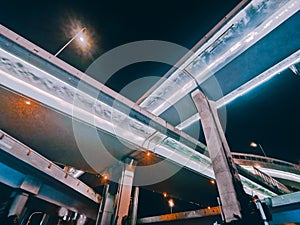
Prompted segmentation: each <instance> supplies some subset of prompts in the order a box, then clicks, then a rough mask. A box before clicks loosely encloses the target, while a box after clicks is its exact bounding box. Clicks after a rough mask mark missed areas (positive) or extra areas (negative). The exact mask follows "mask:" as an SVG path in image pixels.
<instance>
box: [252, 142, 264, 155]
mask: <svg viewBox="0 0 300 225" xmlns="http://www.w3.org/2000/svg"><path fill="white" fill-rule="evenodd" d="M257 146H258V147H259V148H260V150H261V151H262V153H263V154H264V156H265V157H267V155H266V153H265V151H264V149H263V147H262V146H261V144H256V143H255V142H254V141H252V142H251V143H250V147H253V148H256V147H257Z"/></svg>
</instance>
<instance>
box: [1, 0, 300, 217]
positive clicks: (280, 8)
mask: <svg viewBox="0 0 300 225" xmlns="http://www.w3.org/2000/svg"><path fill="white" fill-rule="evenodd" d="M262 5H264V7H265V8H264V10H266V11H265V13H263V14H262V15H260V14H258V12H259V10H257V11H255V10H254V11H253V8H256V9H260V10H262V9H261V7H262ZM298 11H299V2H298V1H281V2H272V3H270V2H265V1H252V2H249V1H243V2H241V4H240V5H239V6H238V7H237V8H236V9H234V10H233V11H232V12H231V13H230V14H229V15H228V16H227V17H226V18H224V20H223V21H221V22H220V24H218V25H217V26H216V27H215V28H214V29H213V30H212V31H211V32H210V33H209V34H208V35H207V36H206V37H204V38H203V39H202V40H201V41H200V42H199V43H198V44H197V45H196V46H195V48H194V49H193V50H194V51H193V53H191V54H187V55H186V56H185V57H184V58H183V60H182V61H181V62H179V64H178V69H174V70H171V71H169V73H168V74H167V75H166V76H165V77H164V79H162V80H161V81H160V82H158V83H157V84H156V85H155V86H154V87H153V88H152V89H151V90H149V91H148V92H147V93H146V94H145V95H144V96H143V97H142V98H141V99H140V100H139V101H138V102H137V103H135V102H132V101H130V100H129V99H127V98H125V97H124V96H122V95H120V94H119V93H116V92H114V91H113V90H111V89H109V88H108V87H106V86H105V85H103V84H102V83H100V82H98V81H96V80H95V79H92V78H91V77H90V76H89V75H88V74H86V73H84V72H82V71H79V70H77V69H75V68H74V67H72V66H70V65H69V64H67V63H65V62H64V61H62V60H60V59H59V58H57V57H55V56H53V55H52V54H50V53H48V52H46V51H45V50H43V49H42V48H40V47H38V46H36V45H35V44H33V43H31V42H30V41H28V40H26V39H24V38H23V37H21V36H20V35H18V34H17V33H15V32H13V31H11V30H9V29H7V28H6V27H4V26H1V27H0V34H1V36H0V56H1V62H0V74H1V77H0V84H1V87H0V92H1V103H0V110H1V111H0V112H1V118H0V125H1V130H2V131H1V132H3V136H2V138H4V139H3V140H6V138H8V139H9V138H13V140H14V141H21V142H22V143H24V144H25V145H26V146H28V147H29V148H30V149H31V150H30V151H33V152H37V153H38V154H40V155H42V156H43V157H45V158H46V159H47V160H49V164H50V163H53V164H55V165H60V166H62V167H65V168H73V169H74V170H75V171H79V172H87V173H93V174H99V176H102V177H105V175H106V174H107V172H108V171H110V168H112V167H114V166H115V165H116V164H118V163H119V162H123V161H125V160H128V159H134V160H135V161H136V162H137V163H138V165H140V167H137V169H136V171H135V177H136V178H137V180H139V179H138V178H139V177H140V178H142V177H143V176H144V175H145V173H147V170H149V167H147V162H145V160H144V159H145V154H148V153H150V154H151V155H152V157H153V159H152V160H153V162H156V163H158V165H161V167H157V168H156V169H158V171H159V170H162V168H163V169H164V170H166V171H168V170H170V171H177V170H179V169H180V168H184V170H187V171H188V172H191V173H196V174H200V175H201V176H203V177H205V178H207V179H214V178H215V176H214V172H213V169H212V163H211V160H210V158H209V154H208V151H207V147H206V146H205V145H204V144H203V143H201V142H199V141H198V139H197V137H195V133H194V132H193V130H196V129H195V127H197V124H198V123H199V119H200V117H199V114H198V113H197V110H196V107H195V106H194V105H193V103H192V98H191V93H192V92H193V91H194V90H195V89H197V88H198V87H200V88H201V89H202V90H205V92H206V94H207V96H208V97H209V98H210V99H211V100H212V101H214V104H215V106H216V108H219V109H222V107H223V106H224V105H226V104H228V103H229V102H231V101H233V100H234V99H236V98H238V97H239V96H240V95H242V94H244V93H246V92H247V91H250V90H252V89H253V88H255V87H256V86H257V85H259V84H261V83H263V82H265V81H266V80H268V79H270V78H271V77H272V76H274V75H276V74H278V73H279V72H281V71H283V70H285V69H288V68H289V67H292V66H295V65H296V66H297V65H298V63H299V54H300V53H299V45H298V43H299V42H297V40H291V41H288V42H286V43H287V44H286V46H285V47H286V49H287V50H286V51H280V50H278V51H277V50H276V51H274V55H271V56H270V57H269V58H268V59H265V60H266V63H265V65H264V66H265V67H266V68H258V67H254V68H253V70H251V73H250V74H248V76H247V77H240V79H238V78H232V79H235V80H238V81H237V83H238V85H236V84H234V85H233V86H226V87H224V88H225V89H224V88H223V90H224V93H222V96H221V95H220V93H216V92H211V89H210V88H209V79H210V77H211V76H212V75H213V74H215V75H216V77H217V78H218V80H220V81H222V79H224V77H225V76H227V75H228V73H227V72H226V69H228V70H230V67H231V66H232V64H234V63H237V64H238V63H240V62H241V61H243V60H245V59H247V58H248V57H249V54H251V50H252V51H256V50H257V48H258V46H259V45H260V44H261V42H260V41H262V40H264V37H268V38H269V39H272V40H277V39H278V37H281V38H282V41H283V42H284V41H286V38H287V36H289V35H294V33H293V32H295V29H294V30H293V29H291V27H297V23H299V13H298ZM278 27H279V28H280V29H276V28H278ZM286 31H288V32H289V35H287V34H286V35H284V36H283V35H282V33H285V32H286ZM271 42H272V41H271ZM208 55H211V56H213V57H208ZM275 56H276V57H275ZM268 66H269V67H268ZM224 70H225V72H224ZM243 72H245V71H243ZM224 83H225V82H224ZM224 85H225V84H224ZM179 87H180V88H179ZM182 87H184V88H182ZM214 87H215V86H214ZM214 87H213V89H214ZM165 90H168V91H165ZM223 94H224V95H223ZM183 102H189V103H191V104H190V106H191V107H189V108H188V109H187V111H188V113H185V114H184V113H183V114H184V116H183V117H182V118H184V119H183V120H182V121H175V120H176V119H175V120H174V118H173V117H172V116H170V115H171V114H172V110H170V108H171V107H172V106H174V107H175V108H178V109H182V107H180V106H179V105H180V104H182V103H183ZM180 114H181V113H180ZM182 118H181V119H182ZM191 130H192V131H191ZM197 132H198V131H197ZM99 137H100V138H99ZM99 140H100V141H99ZM1 143H2V146H1V149H2V150H4V151H9V148H8V146H9V144H8V146H7V143H6V142H1ZM3 143H4V144H3ZM27 150H28V149H27ZM28 151H29V150H28ZM233 156H234V158H235V160H236V162H237V163H238V164H239V165H240V166H238V170H239V173H240V177H241V180H242V183H243V186H244V189H245V191H246V192H247V193H248V194H251V195H253V194H256V195H258V196H259V197H261V198H266V197H272V196H276V195H278V194H283V193H286V192H287V191H286V189H285V188H286V187H284V186H282V185H280V182H278V180H273V177H275V178H279V179H281V180H280V181H284V180H290V179H291V178H289V177H290V176H291V175H292V176H295V177H297V176H299V170H298V169H299V168H298V167H297V166H295V165H290V166H287V165H288V163H285V165H277V166H276V167H274V166H275V164H276V162H277V163H279V162H280V160H277V161H276V160H273V161H272V159H267V158H260V157H257V156H249V155H248V156H246V155H238V154H233ZM251 157H252V158H251ZM166 159H167V160H166ZM258 161H260V162H262V163H261V164H260V166H259V167H258V166H257V165H256V164H255V163H257V162H258ZM160 162H163V163H162V164H159V163H160ZM271 162H272V163H271ZM3 165H4V166H5V161H4V162H3ZM144 166H146V167H144ZM249 166H250V167H249ZM253 166H254V167H253ZM280 166H281V167H280ZM283 167H284V168H283ZM144 168H146V169H144ZM174 168H175V169H174ZM18 170H19V169H18ZM275 170H276V171H275ZM286 170H288V171H286ZM158 171H155V172H158ZM251 171H252V172H253V171H255V172H254V173H252V172H251ZM44 172H45V171H44ZM58 173H59V172H58ZM150 173H151V172H150ZM279 173H280V175H278V174H279ZM148 174H149V171H148ZM7 175H8V174H3V176H4V177H5V178H6V179H8V177H6V176H7ZM150 178H151V177H150ZM150 178H149V179H147V182H148V183H143V184H144V185H152V184H153V183H154V181H153V180H151V179H150ZM144 181H145V179H143V182H144ZM294 181H295V180H294ZM296 183H297V182H296ZM138 184H139V183H135V185H138ZM288 184H289V185H288V186H293V187H296V188H297V186H295V185H297V184H291V183H288ZM75 189H76V187H75ZM96 202H97V201H96ZM92 218H93V219H95V217H92Z"/></svg>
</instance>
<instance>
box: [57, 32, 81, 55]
mask: <svg viewBox="0 0 300 225" xmlns="http://www.w3.org/2000/svg"><path fill="white" fill-rule="evenodd" d="M84 30H86V27H83V28H82V29H81V30H80V31H78V32H77V34H76V35H75V36H74V37H72V38H71V40H69V41H68V42H67V43H66V44H65V45H64V46H63V47H62V48H61V49H60V50H59V51H58V52H57V53H56V54H55V55H54V56H58V54H59V53H61V52H62V51H63V50H64V49H65V48H66V47H67V46H68V45H69V44H70V43H71V42H72V41H73V40H74V39H75V38H77V37H78V36H79V35H80V34H81V33H82V32H83V31H84Z"/></svg>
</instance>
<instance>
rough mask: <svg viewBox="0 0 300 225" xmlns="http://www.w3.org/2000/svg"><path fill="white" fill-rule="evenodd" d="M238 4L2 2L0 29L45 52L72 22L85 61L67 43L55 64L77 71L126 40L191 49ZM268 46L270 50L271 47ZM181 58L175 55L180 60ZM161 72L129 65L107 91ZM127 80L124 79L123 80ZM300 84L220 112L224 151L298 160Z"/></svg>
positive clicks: (218, 0)
mask: <svg viewBox="0 0 300 225" xmlns="http://www.w3.org/2000/svg"><path fill="white" fill-rule="evenodd" d="M239 2H240V1H239V0H227V1H222V0H209V1H199V0H194V1H192V0H186V1H169V0H165V1H164V0H160V1H88V0H86V1H55V0H54V1H13V0H12V1H3V2H1V8H0V23H1V24H2V25H4V26H6V27H8V28H9V29H11V30H12V31H14V32H16V33H18V34H20V35H22V36H23V37H25V38H26V39H28V40H29V41H31V42H33V43H35V44H36V45H38V46H40V47H42V48H44V49H45V50H47V51H49V52H50V53H53V54H54V53H55V52H57V51H58V50H59V49H60V48H61V47H62V46H63V45H64V44H65V43H66V42H67V41H68V40H69V39H70V38H71V36H70V34H68V29H67V28H68V26H69V25H68V24H70V23H72V21H80V22H81V24H82V26H85V27H87V29H88V32H90V34H91V35H92V38H93V40H94V46H95V47H94V48H93V50H92V51H91V52H90V53H89V54H84V53H81V52H79V51H77V50H76V48H75V46H74V45H73V44H71V45H70V46H68V48H66V49H65V50H64V51H63V52H62V53H61V54H60V55H59V57H60V58H61V59H63V60H65V61H66V62H68V63H70V64H71V65H73V66H74V67H76V68H78V69H80V70H82V71H85V70H86V69H87V68H88V66H89V65H90V64H91V63H92V62H93V61H94V60H95V59H96V58H97V57H99V56H100V55H101V54H103V53H105V52H107V51H109V50H111V49H113V48H115V47H117V46H120V45H122V44H126V43H129V42H132V41H138V40H163V41H169V42H173V43H176V44H179V45H182V46H184V47H186V48H189V49H190V48H192V47H193V46H194V45H195V44H196V43H197V42H198V41H199V40H200V39H201V38H202V37H203V36H204V35H205V34H206V33H208V32H209V31H210V30H211V29H212V28H213V27H214V26H215V25H216V24H217V23H218V22H219V21H220V20H221V19H222V18H223V17H224V16H225V15H226V14H227V13H229V12H230V11H231V10H232V9H233V8H234V7H235V6H236V5H237V4H238V3H239ZM274 47H276V46H274ZM180 57H181V56H178V58H180ZM168 70H169V66H166V65H163V64H160V63H145V64H143V65H142V64H136V65H134V66H130V67H128V68H125V69H124V70H122V71H120V72H118V73H117V74H116V75H115V76H114V77H112V79H111V80H110V81H108V83H107V85H108V86H110V87H111V88H112V89H114V90H116V91H119V90H121V89H122V87H123V86H125V85H126V84H127V83H128V82H131V81H132V80H134V79H138V78H139V77H142V76H150V75H155V76H163V75H164V74H165V73H166V72H167V71H168ZM128 74H130V75H128ZM299 87H300V77H299V76H296V75H294V74H293V73H292V72H291V71H289V70H287V71H285V72H283V73H281V74H279V75H278V76H276V77H274V78H273V79H272V80H270V81H268V82H267V83H265V84H263V85H262V86H260V87H258V88H256V89H255V90H254V91H251V92H250V93H248V94H246V95H245V96H243V97H241V98H239V99H237V100H236V101H234V102H232V103H230V104H229V105H228V106H227V127H226V128H227V129H226V136H227V138H228V142H229V145H230V147H231V149H232V151H236V152H248V153H254V154H259V155H261V154H262V152H261V151H260V150H259V149H253V148H250V147H249V143H250V142H251V141H256V142H258V143H260V144H261V145H262V146H263V148H264V150H265V152H266V154H267V155H268V156H271V157H275V158H281V159H285V160H289V161H292V162H295V163H298V162H299V161H300V154H299V143H298V140H299V137H298V136H299V127H300V119H299V115H300V106H299V98H298V97H299V94H300V88H299Z"/></svg>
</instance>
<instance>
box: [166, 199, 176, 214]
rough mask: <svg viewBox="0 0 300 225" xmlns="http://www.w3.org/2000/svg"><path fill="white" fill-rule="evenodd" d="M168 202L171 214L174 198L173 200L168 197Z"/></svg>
mask: <svg viewBox="0 0 300 225" xmlns="http://www.w3.org/2000/svg"><path fill="white" fill-rule="evenodd" d="M168 204H169V207H170V209H171V214H172V210H173V207H174V206H175V203H174V200H173V199H170V200H169V201H168Z"/></svg>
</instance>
